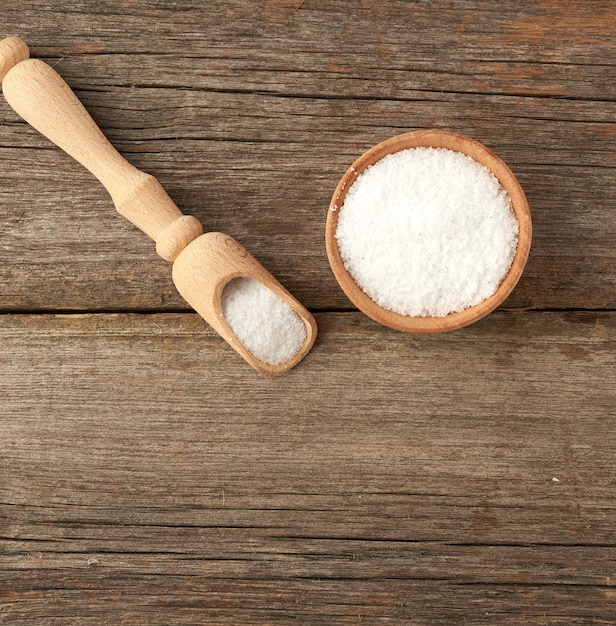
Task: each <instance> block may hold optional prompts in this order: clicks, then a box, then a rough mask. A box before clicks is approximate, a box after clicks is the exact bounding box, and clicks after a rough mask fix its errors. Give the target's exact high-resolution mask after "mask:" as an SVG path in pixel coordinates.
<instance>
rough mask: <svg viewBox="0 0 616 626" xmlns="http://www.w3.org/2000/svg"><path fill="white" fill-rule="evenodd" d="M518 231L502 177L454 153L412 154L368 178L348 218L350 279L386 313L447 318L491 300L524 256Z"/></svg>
mask: <svg viewBox="0 0 616 626" xmlns="http://www.w3.org/2000/svg"><path fill="white" fill-rule="evenodd" d="M517 239H518V222H517V220H516V217H515V214H514V212H513V209H512V206H511V200H510V198H509V196H508V195H507V193H506V192H505V190H504V189H503V187H502V186H501V185H500V183H499V181H498V180H497V179H496V177H495V176H494V175H493V174H492V173H491V172H490V171H489V170H488V169H487V168H486V167H484V166H483V165H481V164H480V163H477V162H476V161H474V160H473V159H471V158H470V157H468V156H466V155H464V154H462V153H460V152H454V151H453V150H447V149H444V148H423V147H420V148H409V149H406V150H401V151H399V152H396V153H394V154H390V155H387V156H385V157H383V158H382V159H380V160H379V161H377V162H376V163H375V164H374V165H372V166H370V167H369V168H367V169H366V170H364V172H362V173H361V174H360V175H359V176H358V177H357V179H356V180H355V181H354V182H353V184H352V185H351V186H350V187H349V189H348V192H347V195H346V198H345V200H344V204H343V205H342V206H341V207H340V208H339V219H338V226H337V230H336V240H337V244H338V249H339V251H340V256H341V257H342V261H343V263H344V266H345V267H346V269H347V271H348V272H349V273H350V274H351V276H352V277H353V279H354V280H355V282H356V283H357V284H358V286H359V287H360V288H361V289H362V290H363V291H364V292H365V293H366V294H367V295H368V296H369V297H370V298H371V299H372V300H374V301H375V302H376V303H377V304H379V305H380V306H382V307H384V308H386V309H389V310H391V311H394V312H396V313H399V314H401V315H411V316H421V317H432V316H434V317H440V316H444V315H447V314H449V313H453V312H457V311H462V310H464V309H466V308H467V307H469V306H473V305H475V304H478V303H480V302H482V301H483V300H485V299H486V298H489V297H490V296H491V295H492V294H494V293H495V292H496V290H497V289H498V287H499V285H500V284H501V282H502V281H503V279H504V277H505V276H506V274H507V272H508V271H509V269H510V267H511V264H512V262H513V258H514V256H515V251H516V246H517Z"/></svg>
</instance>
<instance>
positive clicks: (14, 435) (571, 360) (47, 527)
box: [0, 0, 616, 625]
mask: <svg viewBox="0 0 616 626" xmlns="http://www.w3.org/2000/svg"><path fill="white" fill-rule="evenodd" d="M1 26H2V33H0V34H1V35H2V36H3V37H4V36H8V35H18V36H20V37H22V38H23V39H25V40H26V41H27V43H28V44H29V45H30V47H31V50H32V55H33V56H36V57H39V58H42V59H44V60H46V61H47V62H49V63H50V64H51V65H53V66H54V67H55V69H56V70H57V71H58V72H59V73H60V74H62V76H63V77H64V78H65V79H66V81H67V82H68V83H69V84H70V85H71V86H72V87H73V88H74V89H75V91H76V92H77V94H78V95H79V97H80V98H81V99H82V101H83V102H84V104H85V105H86V107H87V108H88V109H89V110H90V111H91V113H92V115H93V117H94V119H95V120H96V121H97V122H98V123H99V124H100V126H101V127H102V129H103V130H104V131H105V133H106V134H107V135H108V136H109V138H110V140H111V141H112V143H113V144H114V145H115V146H116V147H117V148H118V149H119V150H120V152H121V153H122V154H123V155H125V156H126V157H127V158H128V159H129V160H130V161H131V162H132V163H133V164H134V165H136V166H137V167H139V168H141V169H143V170H145V171H148V172H150V173H152V174H154V175H155V176H157V177H158V178H159V180H160V181H161V182H162V184H163V185H164V186H165V188H166V189H167V190H168V192H169V193H170V195H171V196H172V197H173V198H174V199H175V201H176V202H177V204H178V205H179V206H180V208H181V209H182V210H183V211H184V212H185V213H188V214H192V215H195V216H196V217H198V218H199V219H200V220H201V221H202V222H203V223H204V224H205V227H206V229H207V230H219V231H222V232H225V233H228V234H230V235H232V236H233V237H235V238H236V239H238V240H239V241H241V242H242V243H243V244H244V245H245V246H246V247H247V248H248V249H249V250H250V251H251V252H253V254H254V255H255V256H256V257H257V258H258V259H260V260H261V261H262V263H263V264H264V265H265V266H266V267H267V268H268V269H269V270H270V271H271V272H272V273H273V274H274V275H275V276H276V277H278V278H279V279H280V280H281V282H283V283H284V284H285V285H286V286H287V287H288V289H289V290H290V291H291V292H292V293H294V294H295V295H296V296H297V297H298V298H299V299H300V300H301V301H302V302H303V303H304V304H305V305H306V306H307V307H309V308H310V310H311V311H313V312H314V313H315V316H316V318H317V321H318V324H319V337H318V339H317V343H316V345H315V347H314V349H313V350H312V352H311V353H310V354H309V355H308V357H306V359H305V360H304V361H303V362H302V363H301V364H300V365H299V366H298V367H296V368H295V369H293V370H292V371H291V372H290V373H288V374H286V375H284V376H283V377H281V378H275V379H272V378H266V377H263V376H261V375H259V374H257V373H256V372H254V371H253V370H252V369H251V368H250V367H248V366H247V365H246V364H245V363H244V362H243V361H242V360H241V359H240V358H239V357H238V355H237V354H236V353H235V352H233V351H232V350H231V349H229V348H228V346H227V345H226V344H225V343H224V342H223V341H222V340H221V339H220V337H219V336H218V335H216V334H215V333H214V332H213V331H211V330H210V329H208V327H207V326H206V324H205V323H204V322H203V321H202V320H201V318H199V317H198V316H197V315H196V314H194V313H193V312H191V310H190V309H189V308H188V307H187V305H186V304H185V303H184V302H183V301H182V299H181V298H180V297H179V296H178V294H177V293H176V291H175V289H174V287H173V283H172V281H171V275H170V265H169V264H167V263H165V262H164V261H162V260H161V259H160V258H159V257H157V256H156V253H155V250H154V246H153V244H152V242H151V241H150V240H149V239H148V238H147V237H145V236H144V235H143V234H142V233H141V232H139V231H138V230H137V229H136V228H134V227H132V226H131V225H130V224H129V223H128V222H126V221H125V220H123V219H122V218H121V217H119V216H118V215H117V214H116V213H115V211H114V210H113V206H112V204H111V202H110V199H109V197H108V196H107V194H106V192H105V191H104V189H103V188H102V187H101V186H100V185H99V184H98V182H97V181H96V180H95V179H94V178H93V177H92V176H91V175H90V174H89V173H88V172H86V171H85V170H84V169H82V168H81V167H80V166H79V165H77V164H76V163H75V162H74V161H72V160H71V159H70V158H69V157H68V156H66V155H65V154H64V153H62V152H61V151H60V150H58V149H56V148H55V147H53V146H52V145H51V144H50V143H49V142H48V141H47V140H46V139H44V138H43V137H41V136H40V135H38V134H37V133H36V132H35V131H34V130H32V129H31V128H30V127H29V126H27V125H26V124H25V123H23V122H22V121H21V120H20V119H19V118H18V116H17V115H16V114H15V113H14V112H13V111H12V110H11V109H10V108H9V107H8V105H7V104H6V103H5V102H4V100H2V101H1V103H0V155H1V159H2V160H1V163H0V214H1V219H0V268H1V269H0V276H1V288H0V311H1V313H2V315H0V472H1V475H0V623H1V624H10V625H13V624H45V625H47V624H58V625H66V624H75V625H77V624H78V625H84V624H93V625H94V624H96V625H99V624H165V625H167V624H263V623H280V624H288V623H292V622H298V621H299V622H304V623H326V624H338V623H358V622H364V623H388V624H455V623H493V624H509V623H531V624H556V623H559V624H560V623H562V624H591V623H616V478H615V473H616V393H615V392H616V373H615V367H614V365H615V358H614V341H615V336H616V331H615V322H616V311H615V303H616V285H615V282H616V281H615V275H616V263H615V257H616V251H615V247H616V182H615V175H614V172H615V169H614V168H615V167H616V159H615V150H614V141H615V139H616V122H615V120H616V105H615V99H616V98H615V96H616V88H615V84H616V72H615V64H616V9H615V5H614V2H613V1H611V0H605V1H597V2H595V1H587V2H573V1H570V0H567V1H554V0H541V1H534V0H533V1H531V0H523V1H520V2H499V3H496V2H470V1H466V2H465V1H462V0H461V1H459V2H441V1H433V2H430V1H417V2H397V1H393V0H385V1H383V0H381V1H378V2H376V1H374V2H371V1H363V2H351V1H345V2H334V1H329V0H304V1H303V2H302V1H301V0H269V1H267V2H264V1H257V2H253V1H251V0H218V1H216V2H213V1H212V2H198V1H197V0H183V1H178V2H163V1H160V0H143V1H138V0H124V1H120V0H117V1H115V0H114V1H111V2H93V1H85V0H79V1H71V2H68V1H66V0H59V1H58V2H53V3H50V2H43V1H42V0H35V1H32V2H22V1H19V2H17V1H16V0H7V1H5V2H3V3H2V22H1ZM419 128H441V129H447V130H453V131H456V132H460V133H464V134H468V135H470V136H471V137H473V138H475V139H477V140H479V141H481V142H482V143H484V144H486V145H487V146H488V147H490V148H491V149H492V150H494V151H495V152H496V153H498V154H499V155H500V156H501V157H502V158H503V159H504V160H505V161H506V162H507V163H508V164H509V166H510V167H511V168H512V170H513V171H514V172H515V174H516V175H517V176H518V178H519V180H520V182H521V183H522V185H523V187H524V189H525V191H526V194H527V196H528V199H529V202H530V205H531V208H532V213H533V223H534V240H533V248H532V251H531V257H530V260H529V263H528V266H527V269H526V272H525V274H524V276H523V278H522V280H521V282H520V284H519V285H518V287H517V289H516V290H515V291H514V292H513V294H512V295H511V296H510V298H509V299H508V300H507V301H506V303H505V305H504V306H503V307H502V308H501V309H500V310H498V311H496V312H494V313H492V314H491V315H489V316H488V317H487V318H485V319H484V320H482V321H480V322H478V323H476V324H474V325H473V326H470V327H468V328H466V329H463V330H460V331H456V332H454V333H450V334H444V335H423V336H419V335H415V336H414V335H409V334H404V333H398V332H395V331H392V330H388V329H386V328H384V327H381V326H379V325H377V324H376V323H374V322H372V321H371V320H369V319H368V318H366V317H365V316H364V315H363V314H361V313H359V312H357V311H356V310H354V309H353V308H352V307H351V305H350V303H349V301H348V300H347V299H346V298H345V296H344V295H343V293H342V292H341V290H340V289H339V287H338V285H337V283H336V282H335V280H334V278H333V275H332V274H331V271H330V269H329V265H328V263H327V258H326V254H325V247H324V243H323V235H324V224H325V217H326V213H327V206H328V203H329V199H330V197H331V194H332V193H333V190H334V188H335V186H336V183H337V181H338V179H339V178H340V176H341V175H342V173H343V172H344V171H345V169H346V168H347V167H348V166H349V165H350V164H351V163H352V161H353V160H354V159H355V158H356V157H357V156H359V155H360V154H361V153H362V152H364V151H365V150H366V149H367V148H369V147H370V146H371V145H373V144H374V143H377V142H378V141H380V140H382V139H385V138H387V137H389V136H392V135H395V134H398V133H400V132H404V131H408V130H414V129H419Z"/></svg>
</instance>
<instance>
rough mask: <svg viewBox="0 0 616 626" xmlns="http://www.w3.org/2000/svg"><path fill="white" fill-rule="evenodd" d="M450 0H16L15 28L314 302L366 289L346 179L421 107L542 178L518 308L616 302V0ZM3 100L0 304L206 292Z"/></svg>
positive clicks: (214, 221)
mask: <svg viewBox="0 0 616 626" xmlns="http://www.w3.org/2000/svg"><path fill="white" fill-rule="evenodd" d="M436 5H438V6H436ZM436 5H434V3H432V4H431V5H430V6H428V5H426V6H425V7H424V6H422V5H421V4H417V5H413V4H401V3H396V2H386V3H370V2H368V3H363V4H362V5H361V6H359V7H358V6H355V4H353V11H350V10H349V7H348V6H345V3H335V4H334V6H332V5H331V3H326V2H323V1H322V2H314V1H312V0H311V1H310V2H307V3H303V4H302V5H301V7H299V3H298V4H297V5H296V4H295V3H293V2H290V1H285V2H283V1H281V2H265V3H263V2H262V3H246V2H225V3H217V4H216V5H215V6H214V5H213V6H212V7H209V8H208V9H207V10H206V9H204V7H203V5H202V3H197V2H185V3H182V5H181V7H175V10H174V11H169V10H168V7H167V5H166V4H165V3H160V2H146V3H139V7H138V10H137V8H135V10H134V11H133V10H131V13H130V19H127V11H128V10H129V9H128V8H127V6H126V5H120V4H115V3H108V4H107V5H106V7H105V9H104V10H102V11H100V14H97V15H96V20H97V28H96V30H90V31H84V29H83V28H76V24H78V23H79V22H80V21H83V20H84V19H85V16H86V15H88V14H89V13H88V12H89V11H92V10H94V9H93V7H91V6H90V5H81V4H77V5H75V6H73V5H71V7H70V8H67V7H62V8H61V9H60V10H61V11H62V14H63V21H62V29H61V30H60V27H59V22H58V20H57V14H56V12H55V10H54V9H50V7H49V6H48V3H42V2H32V3H29V5H28V7H26V8H25V9H24V8H21V7H20V8H19V9H15V8H11V7H9V9H8V10H7V12H6V25H5V28H6V32H7V33H9V32H11V33H19V34H22V35H23V36H24V37H25V38H26V39H27V40H28V41H29V42H30V43H31V45H32V47H33V53H34V54H36V55H39V56H41V57H43V58H46V59H48V60H49V61H50V62H51V63H53V64H55V66H56V68H57V69H58V70H59V71H60V72H61V73H62V74H63V75H64V76H65V77H66V79H67V81H68V82H69V83H70V84H71V85H72V86H73V87H74V88H75V89H76V90H77V92H78V93H79V95H80V97H81V98H82V99H83V101H84V103H85V104H86V106H87V107H88V108H89V109H90V110H91V111H92V114H93V115H94V117H95V119H96V120H97V122H99V124H100V125H101V126H102V128H103V130H104V131H105V132H106V133H107V134H108V135H109V137H110V139H111V140H112V142H113V143H114V144H115V145H116V146H117V147H118V148H119V149H120V150H121V151H122V152H123V153H124V154H125V155H126V156H127V157H128V158H129V160H131V161H132V162H133V163H135V165H137V166H139V167H141V168H143V169H145V170H147V171H150V172H152V173H153V174H155V175H156V176H158V177H159V178H160V179H161V181H162V182H163V184H164V185H165V187H166V188H167V189H168V191H169V192H170V193H171V195H172V197H173V198H174V199H175V200H176V201H177V203H178V204H179V206H180V207H181V208H182V209H183V210H184V211H185V212H187V213H191V214H194V215H196V216H197V217H198V218H199V219H201V220H202V221H203V222H204V223H205V225H206V228H208V229H218V230H222V231H223V232H228V233H229V234H231V235H232V236H235V237H236V238H237V239H239V240H240V241H242V243H244V244H245V245H246V246H247V247H248V248H249V249H250V250H251V251H252V252H253V253H254V254H255V255H256V256H257V257H258V258H259V259H260V260H261V261H262V262H263V263H264V265H265V266H266V267H267V268H268V269H270V271H272V272H273V273H274V274H275V275H276V276H277V277H278V278H279V279H280V280H282V282H283V283H284V284H285V285H286V286H287V287H288V288H289V289H290V290H291V291H292V292H293V293H294V294H295V295H296V296H297V297H298V298H299V299H300V300H302V302H303V303H304V304H306V305H307V306H308V307H310V308H312V309H321V310H323V309H344V308H347V307H349V302H348V301H347V299H346V298H345V297H344V295H343V294H342V292H341V291H340V289H339V288H338V286H337V285H336V283H335V281H334V279H333V276H332V275H331V272H330V270H329V266H328V264H327V260H326V256H325V250H324V245H323V229H324V221H325V212H326V208H327V205H328V202H329V198H330V196H331V194H332V192H333V189H334V188H335V185H336V183H337V181H338V179H339V178H340V176H341V175H342V173H343V172H344V170H345V169H346V168H347V167H348V166H349V165H350V163H351V162H352V161H353V160H354V159H355V158H356V157H357V156H358V155H359V154H361V153H362V152H363V151H364V150H366V149H367V148H368V147H370V146H371V145H373V144H374V143H376V142H377V141H380V140H382V139H384V138H386V137H388V136H391V135H393V134H396V133H399V132H403V131H406V130H413V129H415V128H421V127H436V128H445V129H449V130H456V131H459V132H463V133H467V134H469V135H471V136H473V137H475V138H476V139H478V140H480V141H482V142H484V143H485V144H486V145H488V146H489V147H490V148H492V149H493V150H495V151H496V152H497V153H499V154H500V155H501V156H502V157H503V158H504V159H505V161H506V162H507V163H508V164H509V165H510V166H511V167H512V169H513V170H514V172H515V173H516V174H517V175H518V177H519V178H520V180H521V182H522V184H523V186H524V188H525V190H526V192H527V195H528V197H529V200H530V204H531V206H532V209H533V219H534V222H535V238H534V246H533V249H532V253H531V258H530V261H529V265H528V268H527V272H526V274H525V275H524V277H523V279H522V281H521V283H520V285H519V287H518V288H517V289H516V290H515V291H514V293H513V294H512V296H511V297H510V298H509V300H508V302H507V303H506V306H507V307H510V308H520V307H528V308H539V309H543V308H612V307H613V303H614V301H615V300H616V288H615V284H614V276H615V275H616V261H615V257H614V246H613V241H614V240H615V239H616V222H615V220H614V215H616V211H615V210H614V209H615V207H614V202H615V200H614V198H616V193H615V191H616V189H615V179H614V176H613V171H614V166H615V162H614V150H613V138H614V132H615V130H614V128H615V127H614V113H615V109H614V84H616V81H615V80H614V78H615V76H614V65H613V63H612V62H611V59H613V58H614V41H615V39H614V38H613V37H609V36H606V34H607V33H613V32H614V28H615V27H614V20H613V19H612V18H613V5H612V4H611V3H609V2H596V3H590V4H587V3H584V4H583V5H582V6H580V5H579V4H573V3H571V4H570V5H568V8H567V10H566V11H565V10H563V5H562V3H554V2H547V1H545V2H542V3H516V5H515V6H514V7H500V6H499V7H498V8H496V7H493V6H490V5H489V4H486V3H464V2H463V3H460V6H455V7H454V6H453V5H450V4H449V3H436ZM591 5H592V7H591ZM298 7H299V8H298ZM206 12H207V20H206V21H205V22H204V16H205V14H206ZM435 14H438V15H439V19H438V20H435V19H434V15H435ZM202 23H203V24H204V25H203V28H195V27H194V25H196V24H197V25H198V24H202ZM71 24H73V25H74V26H75V28H70V27H69V26H70V25H71ZM548 24H549V25H550V28H548V27H547V25H548ZM410 25H412V26H413V27H412V28H409V26H410ZM120 26H122V28H120ZM191 26H192V28H190V42H191V43H190V50H187V49H186V37H185V36H184V33H185V32H186V29H187V28H189V27H191ZM146 33H147V36H146ZM177 33H182V34H183V35H182V37H179V36H178V35H177ZM341 33H344V36H343V37H341V36H340V34H341ZM548 44H549V45H548ZM283 52H284V54H283ZM1 116H2V119H3V124H2V126H0V145H1V146H2V147H1V148H0V152H1V154H0V156H1V157H2V159H3V161H4V162H7V163H9V162H10V163H11V168H2V170H1V171H0V207H1V208H2V212H3V216H5V217H4V218H3V220H2V222H1V224H0V235H1V238H0V241H1V242H2V243H1V245H0V263H2V265H3V267H4V268H6V269H5V271H6V272H7V274H6V283H7V284H8V285H9V287H8V289H6V290H5V291H3V293H2V295H1V296H0V310H4V311H24V310H26V311H27V310H62V309H64V310H85V311H87V310H148V311H152V310H171V311H173V310H187V309H186V305H185V304H184V302H183V301H182V300H181V298H180V297H179V296H178V295H177V293H176V292H175V289H174V287H173V285H172V283H171V280H170V269H169V266H168V265H167V264H166V263H164V262H162V261H160V260H158V258H157V257H156V255H155V253H154V251H153V246H152V245H151V243H150V242H149V241H148V240H147V238H145V236H143V235H142V234H141V233H139V232H138V231H137V230H136V229H134V228H133V227H131V226H130V225H129V224H124V223H123V221H122V220H121V218H118V217H117V216H116V215H114V214H113V209H112V207H111V205H110V202H109V199H108V198H107V197H106V194H105V192H104V191H103V190H102V189H100V188H99V186H98V183H96V181H94V180H93V179H92V178H91V177H90V176H89V175H88V174H87V173H85V172H82V171H81V170H80V169H79V166H77V165H75V164H73V163H72V161H71V160H70V159H68V158H67V157H65V156H64V155H62V154H60V153H59V152H57V151H53V150H51V149H49V144H48V142H46V140H44V139H43V138H40V137H39V136H38V135H37V134H36V133H35V132H34V131H31V130H29V129H27V128H26V127H25V126H24V125H23V124H21V123H19V121H18V118H17V116H16V115H15V114H14V113H13V112H12V111H11V110H10V109H8V107H7V106H6V104H3V105H2V109H1ZM55 170H58V171H57V172H55Z"/></svg>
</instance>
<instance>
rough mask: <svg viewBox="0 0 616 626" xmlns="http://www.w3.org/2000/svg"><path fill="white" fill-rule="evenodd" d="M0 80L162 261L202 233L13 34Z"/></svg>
mask: <svg viewBox="0 0 616 626" xmlns="http://www.w3.org/2000/svg"><path fill="white" fill-rule="evenodd" d="M0 78H1V79H2V90H3V92H4V97H5V98H6V100H7V102H8V103H9V104H10V105H11V107H13V109H15V111H16V112H17V113H18V114H19V115H20V116H21V117H22V118H23V119H24V120H26V122H28V123H29V124H30V125H31V126H33V127H34V128H36V130H38V131H39V132H40V133H42V134H43V135H45V137H47V138H48V139H50V140H51V141H53V142H54V143H55V144H56V145H57V146H59V147H60V148H62V150H64V151H65V152H66V153H68V154H69V155H70V156H72V157H73V158H74V159H76V160H77V161H79V163H81V164H82V165H83V166H84V167H85V168H87V169H88V170H89V171H90V172H92V174H94V176H96V178H98V180H99V181H100V182H101V183H102V184H103V185H104V187H105V188H106V189H107V191H108V192H109V194H110V195H111V198H112V200H113V202H114V204H115V207H116V209H117V210H118V212H119V213H120V214H121V215H123V216H124V217H125V218H126V219H128V220H130V221H131V222H132V223H133V224H135V226H137V227H138V228H140V229H141V230H142V231H143V232H145V233H146V234H147V235H149V236H150V237H152V239H154V240H155V241H156V242H157V251H158V253H159V254H160V255H161V256H162V257H163V258H165V259H167V260H170V261H171V260H173V259H174V258H175V257H176V256H177V254H179V252H180V251H181V250H182V249H183V248H184V247H185V246H186V245H187V244H188V243H190V241H192V240H193V239H194V238H195V237H197V236H198V235H200V234H201V233H202V232H203V228H202V227H201V224H200V223H199V222H198V220H196V219H195V218H193V217H189V216H184V215H182V213H181V211H180V210H179V209H178V207H177V206H176V205H175V203H174V202H173V200H171V198H170V197H169V196H168V195H167V193H166V192H165V190H164V189H163V188H162V186H161V185H160V183H159V182H158V181H157V180H156V179H155V178H154V177H153V176H151V175H149V174H146V173H145V172H142V171H140V170H138V169H137V168H136V167H134V166H133V165H131V164H130V163H129V162H128V161H127V160H126V159H124V157H122V156H121V155H120V154H119V153H118V151H117V150H116V149H115V148H114V147H113V146H112V145H111V144H110V143H109V141H108V139H107V138H106V137H105V136H104V135H103V133H102V131H101V130H100V128H99V127H98V126H97V125H96V123H95V122H94V120H93V119H92V118H91V117H90V114H89V113H88V112H87V111H86V109H85V108H84V106H83V105H82V104H81V102H80V101H79V99H78V98H77V96H76V95H75V94H74V93H73V91H72V90H71V88H70V87H69V86H68V85H67V84H66V82H65V81H64V80H63V79H62V78H61V77H60V75H59V74H58V73H57V72H56V71H55V70H53V69H52V68H51V67H49V65H47V64H46V63H44V62H43V61H40V60H38V59H30V58H29V51H28V47H27V45H26V44H25V43H24V42H23V41H21V40H20V39H18V38H17V37H10V38H8V39H5V40H3V41H0Z"/></svg>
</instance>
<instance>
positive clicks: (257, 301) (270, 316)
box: [222, 277, 307, 365]
mask: <svg viewBox="0 0 616 626" xmlns="http://www.w3.org/2000/svg"><path fill="white" fill-rule="evenodd" d="M222 311H223V314H224V316H225V320H226V321H227V324H229V327H230V328H231V330H232V331H233V333H234V334H235V336H236V337H237V339H238V341H239V342H240V343H241V344H242V345H243V346H244V347H245V348H246V349H247V350H248V351H249V352H251V353H252V354H253V355H254V356H255V357H257V358H258V359H259V360H261V361H263V362H265V363H269V364H270V365H280V364H281V363H284V362H285V361H288V360H289V359H291V358H292V357H294V356H295V355H296V354H297V353H298V352H299V350H300V349H301V347H302V346H303V345H304V342H305V341H306V335H307V333H306V326H305V325H304V322H303V321H302V319H301V318H300V316H299V315H298V314H297V313H296V312H295V311H294V310H293V309H292V308H291V307H290V306H289V305H288V304H287V303H286V302H285V301H284V300H282V299H281V298H279V297H278V296H277V295H276V294H275V293H274V292H273V291H272V290H271V289H269V288H268V287H266V286H265V285H263V284H261V283H260V282H258V281H256V280H253V279H252V278H242V277H241V278H234V279H233V280H231V281H229V282H228V283H227V284H226V285H225V288H224V289H223V292H222Z"/></svg>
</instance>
